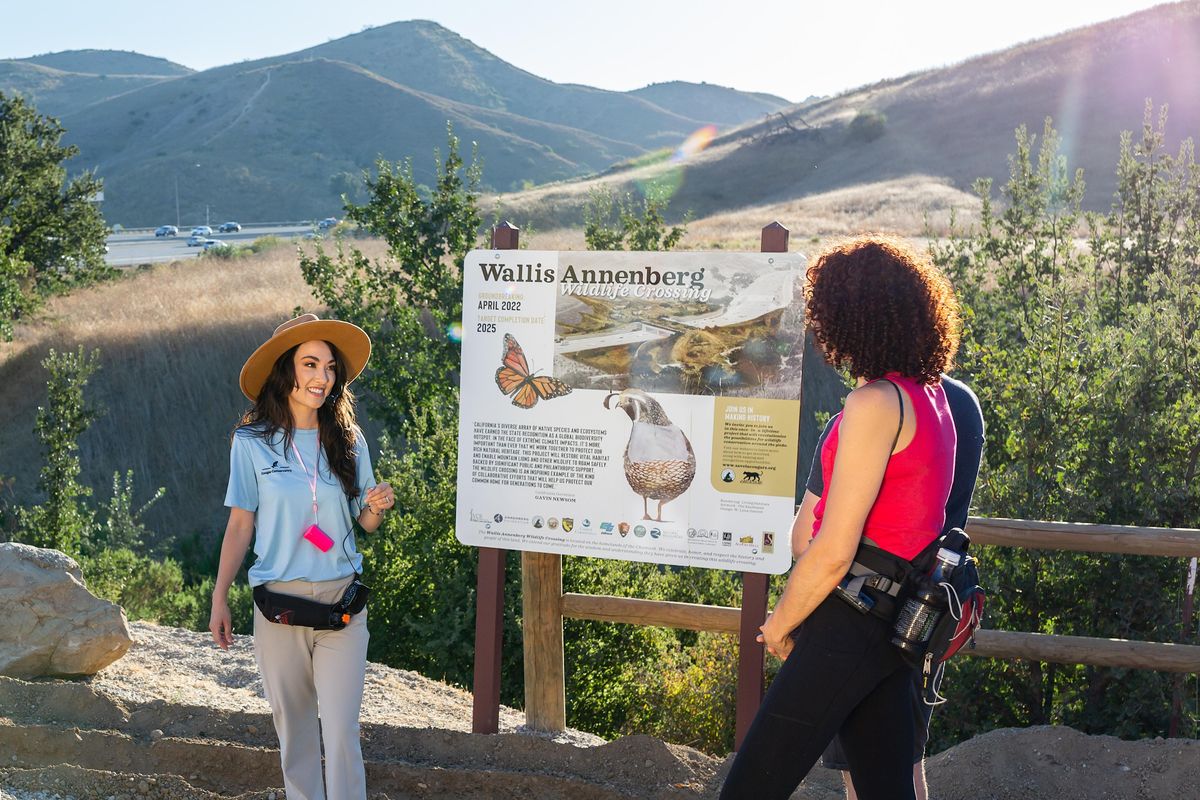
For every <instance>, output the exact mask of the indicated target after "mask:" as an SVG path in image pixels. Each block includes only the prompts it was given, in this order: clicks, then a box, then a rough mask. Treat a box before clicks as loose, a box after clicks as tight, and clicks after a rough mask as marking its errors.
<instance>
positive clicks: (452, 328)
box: [446, 322, 463, 342]
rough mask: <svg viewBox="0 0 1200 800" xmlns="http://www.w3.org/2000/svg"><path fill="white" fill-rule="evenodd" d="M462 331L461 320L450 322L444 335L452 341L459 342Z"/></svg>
mask: <svg viewBox="0 0 1200 800" xmlns="http://www.w3.org/2000/svg"><path fill="white" fill-rule="evenodd" d="M462 331H463V328H462V323H461V322H451V323H450V324H449V325H447V326H446V336H447V338H449V339H450V341H452V342H461V341H462Z"/></svg>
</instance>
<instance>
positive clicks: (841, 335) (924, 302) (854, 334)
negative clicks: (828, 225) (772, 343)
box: [805, 236, 962, 383]
mask: <svg viewBox="0 0 1200 800" xmlns="http://www.w3.org/2000/svg"><path fill="white" fill-rule="evenodd" d="M805 300H806V306H807V308H806V313H807V319H808V327H809V330H811V331H812V333H813V337H814V338H815V339H816V341H817V344H818V345H820V347H821V349H822V350H823V351H824V353H825V358H826V360H827V361H828V362H829V363H830V364H832V365H833V366H834V367H837V368H839V369H841V368H845V369H848V370H849V371H850V374H851V375H853V376H854V377H856V378H866V379H867V380H874V379H876V378H880V377H883V375H885V374H886V373H888V372H898V373H900V374H901V375H906V376H908V377H910V378H914V379H916V380H919V381H921V382H922V383H935V382H936V381H937V380H938V379H939V378H940V376H941V374H942V373H943V372H945V371H947V370H948V369H950V367H951V365H952V363H953V361H954V354H955V353H956V352H957V351H958V341H959V335H960V331H961V328H962V317H961V316H960V313H959V307H958V299H957V298H956V297H955V295H954V289H953V288H951V286H950V282H949V281H948V280H947V279H946V277H945V276H944V275H943V274H942V273H941V272H939V271H938V270H937V268H935V267H934V266H933V264H932V263H930V261H929V259H928V258H926V257H924V256H922V255H920V254H918V253H917V252H916V251H915V250H913V248H912V247H911V246H910V245H909V244H907V243H906V242H903V241H901V240H899V239H893V238H890V237H883V236H864V237H861V238H858V239H854V240H852V241H849V242H845V243H844V244H839V245H837V246H835V247H833V248H831V249H830V250H827V251H825V252H824V253H822V254H821V255H820V256H818V257H817V260H816V261H815V262H814V263H813V265H812V266H810V267H809V268H808V285H807V286H806V287H805Z"/></svg>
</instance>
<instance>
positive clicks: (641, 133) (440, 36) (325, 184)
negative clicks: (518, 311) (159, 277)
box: [0, 21, 786, 226]
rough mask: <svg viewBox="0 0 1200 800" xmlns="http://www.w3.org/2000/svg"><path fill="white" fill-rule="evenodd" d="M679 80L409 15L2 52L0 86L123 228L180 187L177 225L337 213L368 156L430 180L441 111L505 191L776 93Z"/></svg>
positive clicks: (730, 114)
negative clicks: (512, 58)
mask: <svg viewBox="0 0 1200 800" xmlns="http://www.w3.org/2000/svg"><path fill="white" fill-rule="evenodd" d="M35 62H36V63H35ZM68 69H71V70H78V71H65V70H68ZM97 70H105V72H104V73H98V72H96V71H97ZM145 70H158V74H155V75H153V76H151V75H147V74H143V73H142V72H139V71H145ZM685 86H687V84H679V85H678V86H676V87H675V88H674V89H673V91H672V92H671V93H670V96H669V97H666V98H665V99H664V102H668V104H669V105H670V106H671V108H664V107H661V106H659V105H657V104H656V103H655V102H652V100H651V99H647V97H643V96H640V95H639V94H638V93H636V92H612V91H605V90H600V89H594V88H591V87H587V86H576V85H566V84H557V83H553V82H551V81H548V80H545V79H543V78H539V77H538V76H536V75H532V74H530V73H528V72H525V71H524V70H521V69H518V68H517V67H514V66H512V65H511V64H508V63H506V62H504V61H502V60H500V59H498V58H496V57H495V56H494V55H492V54H491V53H489V52H487V51H486V50H484V49H482V48H480V47H478V46H476V45H474V44H473V43H471V42H469V41H467V40H466V39H464V38H462V37H461V36H458V35H457V34H455V33H453V32H452V31H449V30H447V29H445V28H443V27H441V26H440V25H437V24H436V23H432V22H424V21H413V22H397V23H393V24H391V25H386V26H382V27H378V28H372V29H369V30H366V31H363V32H361V33H357V34H354V35H352V36H347V37H344V38H342V39H337V40H334V41H331V42H326V43H324V44H321V45H318V46H316V47H312V48H308V49H306V50H301V51H299V52H296V53H290V54H287V55H283V56H275V57H272V58H265V59H259V60H255V61H246V62H241V63H238V64H232V65H225V66H221V67H215V68H213V69H209V70H205V71H203V72H191V71H189V70H187V68H186V67H182V66H180V65H177V64H171V63H170V62H166V61H163V60H162V59H154V58H149V57H146V56H141V55H138V54H136V53H112V52H107V51H71V52H68V53H56V54H50V55H47V56H38V57H35V58H34V59H25V60H21V61H5V62H0V91H5V92H12V91H17V92H20V93H21V94H24V95H27V96H30V97H32V98H34V100H35V102H36V103H37V104H38V105H39V107H40V108H41V109H42V110H46V111H53V113H55V114H56V115H58V116H60V117H61V118H62V121H63V123H64V125H65V126H66V128H67V130H68V135H67V141H68V142H70V143H72V144H76V145H78V146H79V148H80V156H79V158H78V159H77V163H78V164H79V165H80V166H87V167H94V168H95V169H96V170H97V171H98V173H99V174H100V175H101V177H103V178H104V180H105V195H106V201H105V208H104V212H105V216H106V218H107V219H108V220H109V221H110V222H112V223H121V224H123V225H125V226H139V225H142V226H144V225H153V224H159V223H161V222H164V221H166V220H168V219H170V220H171V221H174V217H175V198H176V185H177V184H178V199H179V205H180V212H181V215H182V216H183V217H184V218H185V219H184V221H185V222H189V221H196V220H201V219H204V218H205V216H206V214H207V215H215V216H217V217H222V218H237V219H248V220H279V219H304V218H314V217H319V216H325V215H327V214H330V213H336V212H337V211H338V210H339V209H340V208H341V196H342V194H343V193H349V194H350V195H351V196H353V195H354V193H355V191H356V190H357V189H358V187H360V186H361V174H362V172H363V170H365V169H369V168H371V166H372V165H373V164H374V162H375V160H376V159H377V158H378V157H383V158H386V159H389V160H392V161H399V160H403V159H406V158H411V159H412V163H413V168H414V172H415V174H416V176H417V179H418V180H419V181H420V182H423V183H432V181H433V179H434V174H435V173H434V168H433V167H434V163H433V159H432V155H433V151H434V150H435V148H439V147H441V148H443V149H444V147H445V142H446V125H447V123H450V124H452V125H453V127H454V131H455V133H456V134H457V135H458V136H459V138H460V139H461V140H462V141H463V142H464V148H463V149H464V151H469V149H470V143H475V144H476V145H477V146H478V150H479V154H480V156H481V157H482V159H483V162H484V175H483V180H484V183H485V185H486V186H488V187H490V188H492V189H495V190H501V191H514V190H518V189H520V188H522V187H523V186H526V185H528V184H533V183H544V182H547V181H561V180H565V179H570V178H576V177H580V176H583V175H588V174H593V173H596V172H599V171H601V170H603V169H605V168H607V167H608V166H609V165H611V164H613V163H614V162H620V161H625V160H628V159H630V158H634V157H637V156H640V155H642V154H644V153H646V152H647V151H651V150H655V149H659V148H670V147H674V146H676V145H678V144H679V143H680V142H681V141H682V140H683V139H684V138H686V137H687V136H688V135H689V134H690V133H692V132H693V131H695V130H696V129H698V128H700V127H702V126H704V125H706V124H718V125H721V126H723V127H728V126H730V125H734V124H738V123H741V122H745V121H747V120H749V119H752V118H756V117H759V116H761V115H762V114H764V113H766V112H767V111H769V110H772V109H774V108H778V107H780V106H783V105H786V101H784V100H782V99H780V98H772V97H770V96H769V95H754V94H749V93H743V92H738V91H736V90H732V89H724V88H722V87H697V89H698V95H697V97H685V96H684V92H685V90H684V89H683V88H682V87H685ZM114 89H115V90H114ZM681 97H683V98H684V99H680V98H681Z"/></svg>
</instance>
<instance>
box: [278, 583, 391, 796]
mask: <svg viewBox="0 0 1200 800" xmlns="http://www.w3.org/2000/svg"><path fill="white" fill-rule="evenodd" d="M349 583H350V581H349V579H346V578H342V579H340V580H336V581H322V582H318V583H310V582H308V581H275V582H271V583H268V584H267V588H268V589H270V590H271V591H272V592H279V593H281V594H290V595H295V596H297V597H305V598H308V599H310V600H316V601H318V602H321V603H334V602H336V601H337V599H338V598H339V597H341V596H342V592H343V590H344V589H345V587H346V586H347V585H349ZM369 638H370V637H369V636H368V634H367V612H366V610H365V609H364V610H363V611H362V612H360V613H358V614H355V615H354V616H353V617H352V618H351V622H350V624H349V625H347V626H346V627H345V628H343V629H342V630H340V631H315V630H313V629H312V628H303V627H299V626H293V625H280V624H278V623H275V622H271V621H270V620H268V619H267V618H266V617H264V616H263V615H262V612H261V611H259V610H258V607H257V606H255V608H254V657H255V660H256V661H258V671H259V672H260V673H261V674H262V679H263V692H264V693H265V694H266V697H267V702H268V703H269V704H270V705H271V714H272V716H273V717H274V719H275V732H276V733H277V734H278V735H279V753H280V760H281V761H282V764H283V785H284V789H285V790H286V791H287V797H288V800H325V799H326V798H327V797H328V798H330V799H331V800H366V796H367V778H366V772H365V770H364V768H363V759H362V748H361V747H360V745H359V728H358V715H359V710H360V709H361V707H362V695H363V677H364V675H365V673H366V666H367V640H368V639H369ZM318 713H319V716H320V722H319V723H318ZM318 726H319V727H318ZM322 739H324V742H325V774H326V780H325V781H322V780H321V740H322Z"/></svg>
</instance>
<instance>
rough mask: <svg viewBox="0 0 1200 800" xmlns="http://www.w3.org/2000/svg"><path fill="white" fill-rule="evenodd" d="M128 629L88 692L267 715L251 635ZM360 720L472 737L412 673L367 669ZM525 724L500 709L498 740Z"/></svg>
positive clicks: (569, 734) (460, 715) (455, 711)
mask: <svg viewBox="0 0 1200 800" xmlns="http://www.w3.org/2000/svg"><path fill="white" fill-rule="evenodd" d="M129 630H130V633H131V634H132V635H133V639H134V644H133V646H132V647H131V648H129V652H128V653H126V654H125V656H124V657H123V658H121V659H119V660H118V661H116V662H114V663H113V664H111V665H109V666H108V667H107V668H105V669H103V670H101V671H100V672H99V673H97V674H96V675H95V676H93V677H92V678H90V679H89V680H87V681H86V682H87V683H88V684H90V685H91V687H92V688H93V689H96V690H97V691H100V692H103V693H105V694H107V695H109V696H111V697H115V698H117V699H119V700H126V701H130V702H134V703H146V702H149V701H152V700H162V701H163V702H166V703H171V704H173V705H185V706H200V707H204V706H207V707H209V708H213V709H217V710H223V711H231V712H236V711H242V712H252V713H264V714H269V713H270V708H269V707H268V706H267V701H266V700H264V699H263V693H262V679H261V678H259V675H258V667H257V665H256V664H255V663H254V639H253V638H252V637H251V636H238V637H237V638H236V639H235V640H234V643H233V646H232V647H231V648H230V649H229V650H228V651H227V652H226V651H222V650H220V649H219V648H217V647H216V645H214V644H213V642H212V637H211V636H209V634H207V633H195V632H193V631H185V630H179V629H177V628H166V627H162V626H159V625H154V624H152V623H148V622H133V623H130V625H129ZM361 720H362V722H363V723H376V724H380V725H392V726H397V727H406V728H438V729H441V730H451V731H470V730H471V695H470V693H469V692H466V691H463V690H462V689H458V688H456V687H454V686H449V685H447V684H444V683H440V682H438V681H434V680H430V679H429V678H426V677H424V676H422V675H418V674H417V673H415V672H410V671H408V670H403V669H393V668H392V667H386V666H383V665H382V664H372V663H368V664H367V676H366V685H365V687H364V690H363V709H362V717H361ZM524 725H525V714H524V712H521V711H516V710H514V709H511V708H508V707H507V706H501V707H500V731H501V732H502V733H514V732H525V729H524ZM552 738H553V739H554V740H555V741H559V742H566V743H570V744H575V745H579V746H581V747H590V746H593V745H598V744H603V743H604V739H601V738H600V737H599V736H595V735H593V734H590V733H584V732H582V731H575V730H568V731H566V732H565V733H563V734H560V735H558V736H556V737H552ZM0 800H3V798H0Z"/></svg>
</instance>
